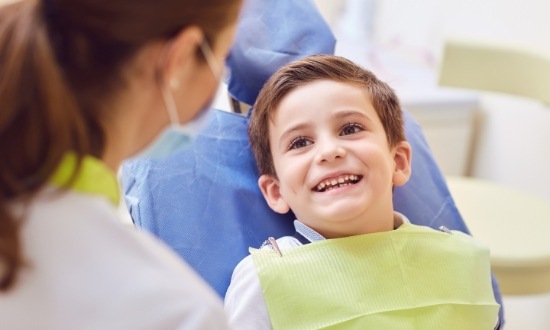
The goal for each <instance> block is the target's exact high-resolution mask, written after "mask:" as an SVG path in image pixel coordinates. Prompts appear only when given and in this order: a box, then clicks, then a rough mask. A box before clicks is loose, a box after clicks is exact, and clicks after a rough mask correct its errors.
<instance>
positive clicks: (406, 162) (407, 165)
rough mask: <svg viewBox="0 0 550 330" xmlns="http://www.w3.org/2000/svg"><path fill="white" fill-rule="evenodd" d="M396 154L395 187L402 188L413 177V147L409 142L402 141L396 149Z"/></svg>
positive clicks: (394, 157)
mask: <svg viewBox="0 0 550 330" xmlns="http://www.w3.org/2000/svg"><path fill="white" fill-rule="evenodd" d="M394 153H395V154H394V156H393V159H394V163H395V168H394V171H393V184H394V185H395V186H402V185H404V184H405V183H407V181H409V178H410V177H411V161H412V149H411V145H410V144H409V142H407V141H401V142H399V143H398V144H397V146H396V147H395V150H394Z"/></svg>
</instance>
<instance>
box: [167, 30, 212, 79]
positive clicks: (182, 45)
mask: <svg viewBox="0 0 550 330" xmlns="http://www.w3.org/2000/svg"><path fill="white" fill-rule="evenodd" d="M203 39H204V35H203V32H202V30H201V29H200V28H199V27H197V26H188V27H186V28H183V29H182V30H181V31H179V32H178V34H176V35H175V36H174V37H173V38H172V39H170V41H168V42H167V44H166V45H165V46H164V49H163V53H162V54H161V60H160V61H159V64H158V66H159V67H158V68H157V70H158V73H157V74H158V75H159V76H160V80H161V81H160V83H161V85H162V86H170V88H172V89H174V87H175V85H179V81H181V80H183V81H185V79H186V78H187V77H186V74H189V73H191V72H192V70H193V69H194V68H195V67H196V54H197V49H199V46H200V44H201V42H202V41H203ZM178 87H179V86H178Z"/></svg>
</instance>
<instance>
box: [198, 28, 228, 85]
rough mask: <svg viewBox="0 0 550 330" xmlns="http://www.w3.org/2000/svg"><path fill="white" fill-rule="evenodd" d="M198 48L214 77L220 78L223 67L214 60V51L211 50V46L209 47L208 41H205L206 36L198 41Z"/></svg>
mask: <svg viewBox="0 0 550 330" xmlns="http://www.w3.org/2000/svg"><path fill="white" fill-rule="evenodd" d="M200 48H201V51H202V54H203V55H204V58H205V59H206V62H207V63H208V66H209V67H210V70H211V71H212V74H214V77H216V79H218V80H220V79H221V77H222V74H223V69H222V68H221V67H220V65H219V64H218V62H216V57H215V56H214V53H213V52H212V48H210V45H209V44H208V41H206V38H205V39H203V40H202V42H201V43H200Z"/></svg>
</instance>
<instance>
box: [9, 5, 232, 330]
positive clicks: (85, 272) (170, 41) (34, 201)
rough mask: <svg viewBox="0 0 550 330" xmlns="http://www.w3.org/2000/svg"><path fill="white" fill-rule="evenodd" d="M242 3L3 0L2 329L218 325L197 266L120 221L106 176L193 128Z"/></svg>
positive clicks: (181, 140)
mask: <svg viewBox="0 0 550 330" xmlns="http://www.w3.org/2000/svg"><path fill="white" fill-rule="evenodd" d="M240 6H241V1H240V0H233V1H228V0H209V1H191V0H180V1H171V0H157V1H151V0H110V1H102V0H70V1H69V0H20V1H18V2H14V3H12V4H8V5H4V6H2V7H0V74H1V76H0V105H1V110H0V153H1V154H2V160H1V161H0V319H1V320H2V321H1V324H2V328H6V329H225V328H227V323H226V320H225V316H224V314H223V307H222V303H221V301H219V298H218V297H217V296H216V294H215V293H214V292H213V291H212V290H211V289H210V288H209V287H208V286H207V285H206V284H205V283H204V282H203V281H202V279H200V278H199V277H198V276H197V275H196V274H195V273H194V271H192V270H191V269H190V268H189V267H188V266H187V265H185V264H184V263H182V262H181V259H179V257H177V256H176V255H175V254H174V253H172V252H171V250H170V249H168V248H167V247H165V246H164V245H163V244H162V243H160V242H159V241H157V240H156V239H154V238H153V237H152V236H149V235H147V234H146V233H142V232H139V231H137V230H130V229H128V228H127V227H125V226H124V225H123V224H121V223H120V221H119V220H118V219H117V216H116V207H117V204H118V199H119V192H118V185H117V180H116V176H115V173H116V171H117V169H118V168H119V166H120V164H121V162H122V161H123V160H124V159H127V158H130V157H143V156H146V157H158V156H162V155H164V154H167V153H169V152H170V151H172V150H173V149H174V148H176V147H177V148H179V147H181V146H182V145H184V144H185V143H186V142H188V141H190V140H191V139H192V138H193V134H194V132H195V131H196V127H197V126H200V122H201V121H204V118H205V117H206V115H207V114H205V111H204V109H207V108H208V106H209V104H210V101H211V100H212V98H213V96H214V93H215V91H216V89H217V86H218V83H219V79H220V75H221V71H222V70H221V68H222V67H223V59H224V57H225V55H226V54H227V52H228V50H229V48H230V46H231V42H232V40H233V35H234V32H235V27H236V21H237V17H238V14H239V10H240ZM161 141H162V142H161ZM182 198H185V196H182Z"/></svg>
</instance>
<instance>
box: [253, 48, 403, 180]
mask: <svg viewBox="0 0 550 330" xmlns="http://www.w3.org/2000/svg"><path fill="white" fill-rule="evenodd" d="M318 80H333V81H338V82H344V83H351V84H355V85H358V86H360V87H364V88H365V91H366V92H367V93H368V95H369V96H370V101H371V103H372V105H373V107H374V109H375V110H376V113H377V114H378V117H379V118H380V121H381V122H382V125H383V126H384V130H385V132H386V136H387V139H388V144H389V146H390V147H393V146H395V145H396V144H397V143H398V142H400V141H404V140H406V137H405V130H404V128H403V115H402V112H401V106H400V104H399V99H398V98H397V96H396V95H395V92H394V91H393V89H391V88H390V87H389V86H388V85H387V84H386V83H384V82H383V81H380V80H379V79H378V78H376V76H375V75H374V74H373V73H372V72H370V71H368V70H366V69H364V68H362V67H360V66H358V65H357V64H355V63H353V62H351V61H350V60H348V59H345V58H343V57H340V56H334V55H312V56H309V57H305V58H303V59H300V60H297V61H294V62H292V63H289V64H287V65H286V66H283V67H282V68H280V69H279V70H277V72H275V74H273V76H271V78H269V80H268V81H267V82H266V83H265V85H264V86H263V87H262V89H261V91H260V94H259V95H258V98H257V99H256V103H254V109H253V111H252V115H251V117H250V123H249V126H248V136H249V140H250V144H251V148H252V152H253V153H254V157H255V158H256V163H257V166H258V171H259V174H260V175H264V174H268V175H273V176H274V177H277V174H276V173H275V167H274V164H273V157H272V155H271V149H270V145H269V122H270V121H271V120H272V119H273V116H274V114H275V111H276V109H277V106H278V105H279V103H280V102H281V100H282V99H283V98H284V97H285V96H286V95H287V94H288V93H290V92H291V91H293V90H294V89H296V88H298V87H300V86H303V85H306V84H308V83H310V82H313V81H318Z"/></svg>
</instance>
